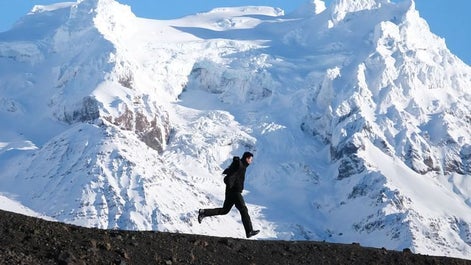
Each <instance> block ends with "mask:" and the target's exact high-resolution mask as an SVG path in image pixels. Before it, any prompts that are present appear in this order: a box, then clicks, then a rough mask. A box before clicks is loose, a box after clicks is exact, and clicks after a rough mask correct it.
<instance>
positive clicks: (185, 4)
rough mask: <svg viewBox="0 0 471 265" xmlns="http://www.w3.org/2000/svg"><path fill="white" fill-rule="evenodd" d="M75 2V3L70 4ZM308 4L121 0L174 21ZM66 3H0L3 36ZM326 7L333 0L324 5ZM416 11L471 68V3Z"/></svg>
mask: <svg viewBox="0 0 471 265" xmlns="http://www.w3.org/2000/svg"><path fill="white" fill-rule="evenodd" d="M69 1H72V0H69ZM306 1H307V0H289V1H287V0H271V1H269V0H224V1H215V0H171V1H167V0H165V1H160V0H159V1H156V0H118V2H120V3H123V4H127V5H130V6H131V9H132V10H133V12H134V14H136V15H137V16H139V17H146V18H153V19H172V18H178V17H182V16H186V15H191V14H195V13H198V12H205V11H209V10H211V9H213V8H215V7H224V6H246V5H265V6H273V7H280V8H282V9H284V10H285V11H286V12H289V11H292V10H294V9H296V8H297V7H299V6H300V5H302V4H303V3H305V2H306ZM58 2H67V0H64V1H61V0H20V1H15V3H14V4H12V3H11V1H10V0H0V32H3V31H6V30H8V29H9V28H10V27H11V26H12V25H13V23H14V22H15V21H17V20H18V19H19V18H20V17H22V16H23V15H25V14H27V13H28V11H29V10H31V8H32V7H33V6H34V5H47V4H51V3H58ZM325 2H326V3H327V5H329V4H330V2H332V0H328V1H325ZM415 2H416V8H417V10H419V12H420V15H421V16H422V17H423V18H425V19H426V20H427V22H428V24H429V26H430V28H431V30H432V32H433V33H435V34H436V35H438V36H440V37H442V38H444V39H445V42H446V43H447V46H448V48H449V49H450V50H451V51H452V52H453V53H454V54H455V55H457V56H458V57H459V58H461V59H462V60H463V61H464V62H466V63H467V64H468V65H471V49H469V48H468V47H471V30H470V29H469V26H468V25H471V16H470V15H469V14H468V13H469V10H471V1H470V0H452V1H443V0H415Z"/></svg>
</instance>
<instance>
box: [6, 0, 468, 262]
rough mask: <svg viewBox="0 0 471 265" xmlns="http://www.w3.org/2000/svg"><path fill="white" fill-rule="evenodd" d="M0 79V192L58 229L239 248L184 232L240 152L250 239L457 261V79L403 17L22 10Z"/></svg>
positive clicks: (461, 155) (227, 228)
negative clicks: (249, 155)
mask: <svg viewBox="0 0 471 265" xmlns="http://www.w3.org/2000/svg"><path fill="white" fill-rule="evenodd" d="M38 22H41V23H38ZM32 33H34V34H32ZM0 75H1V77H2V78H0V87H1V90H0V112H1V116H0V121H1V123H0V124H2V125H0V126H1V130H0V137H1V139H0V141H1V143H0V148H1V149H0V169H2V171H1V172H2V173H1V175H0V183H1V185H0V186H1V187H2V188H1V189H0V192H1V193H2V194H7V195H8V194H9V196H10V195H11V197H12V198H15V199H16V200H17V201H19V202H21V203H22V204H24V205H25V206H28V207H30V208H31V209H33V210H34V211H36V212H39V213H42V214H44V215H47V216H49V217H53V218H55V219H57V220H59V221H64V222H70V223H74V224H79V225H83V226H93V227H100V228H121V229H141V230H150V229H152V230H160V231H174V232H185V233H198V234H199V233H201V234H210V235H220V236H230V237H240V236H241V235H244V232H243V231H242V227H241V226H240V224H239V223H238V220H239V216H238V213H237V212H235V211H234V212H231V214H230V217H226V218H213V219H210V220H208V221H207V222H206V220H205V222H204V223H203V224H198V223H197V221H196V219H195V217H196V209H198V208H203V207H216V206H217V205H219V204H221V203H222V200H223V198H224V194H223V193H224V187H223V185H224V184H223V183H222V176H221V175H220V173H221V172H222V169H223V168H224V167H225V166H227V164H228V163H229V161H230V160H231V157H232V155H240V154H241V153H242V152H243V151H246V150H249V151H252V152H254V153H255V163H254V164H253V166H251V167H250V168H249V171H248V176H247V180H246V189H247V190H248V191H249V192H248V194H246V199H247V202H248V203H249V204H248V206H249V209H250V212H251V216H252V219H253V222H254V226H256V227H260V228H262V232H261V233H260V237H261V238H279V239H287V240H292V239H295V240H297V239H307V240H327V241H330V242H346V243H351V242H360V243H361V244H362V245H366V246H377V247H383V246H384V247H387V248H390V249H403V248H410V249H412V250H413V251H415V252H419V253H426V254H434V255H449V256H458V257H470V255H471V254H470V253H471V247H470V245H469V236H470V234H469V224H470V223H471V214H470V206H469V200H470V198H471V189H469V188H468V187H470V185H469V180H468V177H469V176H470V174H471V173H470V168H471V145H470V143H471V109H470V108H471V107H470V106H471V105H470V104H469V103H470V100H471V95H470V92H469V89H468V88H469V87H470V86H471V69H470V67H469V66H467V65H465V64H464V63H463V62H462V61H461V60H459V58H457V57H456V56H454V55H453V54H451V53H450V52H449V51H448V49H447V47H446V44H445V42H444V40H443V39H440V38H439V37H438V36H436V35H434V34H433V33H431V32H430V30H429V28H428V26H427V23H426V22H425V21H424V20H423V19H422V18H420V17H419V14H418V12H417V11H416V10H415V4H414V2H413V1H410V0H405V1H399V2H397V3H392V2H390V1H388V0H382V1H379V0H376V1H374V0H371V1H352V0H337V1H333V3H332V4H331V5H330V6H328V7H326V6H325V3H324V2H322V1H318V0H316V1H312V2H311V3H306V5H303V6H302V7H300V8H299V9H298V10H296V11H295V12H293V13H291V14H284V12H283V11H282V10H279V9H276V8H270V7H240V8H237V7H233V8H218V9H215V10H212V11H210V12H207V13H201V14H197V15H194V16H189V17H186V18H181V19H177V20H168V21H158V20H149V19H142V18H138V17H136V16H134V14H133V13H132V12H131V11H130V8H129V7H128V6H124V5H121V4H119V3H118V2H116V1H113V0H83V1H78V2H77V3H68V4H66V3H64V4H56V5H52V6H36V7H35V8H34V9H33V11H32V12H31V14H29V15H27V16H25V17H24V18H23V19H22V20H21V21H20V22H19V23H17V24H16V26H15V27H14V28H13V29H12V30H10V31H8V32H4V33H1V34H0ZM7 124H8V125H7ZM5 196H6V195H5Z"/></svg>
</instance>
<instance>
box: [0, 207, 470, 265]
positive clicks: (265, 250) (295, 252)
mask: <svg viewBox="0 0 471 265" xmlns="http://www.w3.org/2000/svg"><path fill="white" fill-rule="evenodd" d="M0 264H9V265H10V264H35V265H36V264H121V265H125V264H139V265H140V264H165V265H173V264H218V265H219V264H221V265H222V264H234V265H235V264H237V265H241V264H348V265H354V264H358V265H367V264H382V265H388V264H427V265H429V264H443V265H445V264H446V265H454V264H469V265H471V260H463V259H456V258H447V257H434V256H427V255H417V254H413V253H411V252H410V251H408V250H405V251H389V250H386V249H379V248H369V247H362V246H360V245H358V244H334V243H326V242H312V241H273V240H245V239H235V238H223V237H210V236H201V235H190V234H176V233H163V232H154V231H120V230H119V231H118V230H100V229H90V228H84V227H78V226H73V225H68V224H64V223H58V222H50V221H45V220H42V219H38V218H33V217H27V216H24V215H20V214H16V213H11V212H6V211H1V210H0Z"/></svg>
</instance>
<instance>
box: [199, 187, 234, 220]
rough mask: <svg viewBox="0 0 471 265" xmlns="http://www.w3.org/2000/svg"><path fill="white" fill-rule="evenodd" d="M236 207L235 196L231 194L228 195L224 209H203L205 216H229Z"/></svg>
mask: <svg viewBox="0 0 471 265" xmlns="http://www.w3.org/2000/svg"><path fill="white" fill-rule="evenodd" d="M233 205H234V196H233V194H231V193H226V198H225V200H224V204H223V206H222V208H213V209H203V214H204V216H214V215H225V214H228V213H229V211H230V210H231V209H232V206H233Z"/></svg>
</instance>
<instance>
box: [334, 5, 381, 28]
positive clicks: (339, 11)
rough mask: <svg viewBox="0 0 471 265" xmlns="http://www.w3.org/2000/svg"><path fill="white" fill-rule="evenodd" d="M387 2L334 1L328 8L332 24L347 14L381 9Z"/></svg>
mask: <svg viewBox="0 0 471 265" xmlns="http://www.w3.org/2000/svg"><path fill="white" fill-rule="evenodd" d="M388 3H390V1H389V0H334V1H333V2H332V4H331V6H330V12H331V14H332V20H333V21H334V23H337V22H339V21H341V20H342V19H343V18H344V17H345V16H346V15H347V14H348V13H353V12H358V11H362V10H372V9H378V8H381V7H382V6H383V5H384V4H388Z"/></svg>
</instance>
